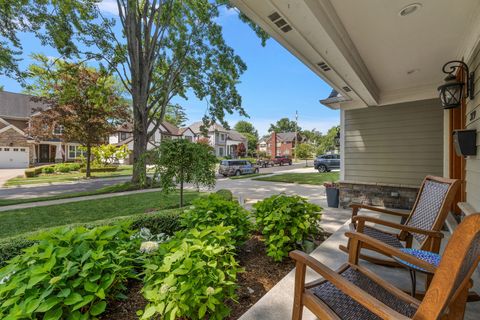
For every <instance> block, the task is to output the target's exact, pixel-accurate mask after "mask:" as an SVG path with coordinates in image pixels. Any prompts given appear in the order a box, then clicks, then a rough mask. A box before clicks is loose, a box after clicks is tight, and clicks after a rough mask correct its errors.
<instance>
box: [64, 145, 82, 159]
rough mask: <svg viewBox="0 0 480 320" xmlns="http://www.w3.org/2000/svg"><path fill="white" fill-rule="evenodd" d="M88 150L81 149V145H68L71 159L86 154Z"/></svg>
mask: <svg viewBox="0 0 480 320" xmlns="http://www.w3.org/2000/svg"><path fill="white" fill-rule="evenodd" d="M85 154H86V152H85V151H83V150H81V147H80V146H72V145H70V146H68V157H69V158H70V159H76V158H80V157H81V156H82V155H83V156H85Z"/></svg>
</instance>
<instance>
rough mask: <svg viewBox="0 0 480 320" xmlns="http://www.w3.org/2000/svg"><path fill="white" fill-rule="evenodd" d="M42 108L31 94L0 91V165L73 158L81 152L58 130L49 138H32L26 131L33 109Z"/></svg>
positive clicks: (29, 164) (23, 165)
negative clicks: (65, 140) (64, 138)
mask: <svg viewBox="0 0 480 320" xmlns="http://www.w3.org/2000/svg"><path fill="white" fill-rule="evenodd" d="M43 108H45V105H43V104H42V103H40V102H35V101H33V100H32V96H30V95H26V94H21V93H13V92H6V91H1V92H0V168H26V167H29V166H31V165H35V164H38V163H51V162H64V161H75V160H76V159H78V158H79V157H80V155H81V154H82V152H81V151H80V149H79V147H80V144H78V143H74V142H64V141H62V139H61V130H59V131H58V132H54V135H55V136H56V137H55V138H53V139H47V140H42V141H35V140H33V139H31V138H29V137H28V136H27V134H26V129H27V128H28V123H29V120H30V118H31V117H32V115H33V114H34V112H35V111H37V110H39V109H43Z"/></svg>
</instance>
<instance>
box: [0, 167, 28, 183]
mask: <svg viewBox="0 0 480 320" xmlns="http://www.w3.org/2000/svg"><path fill="white" fill-rule="evenodd" d="M24 172H25V169H0V187H3V185H4V184H5V182H7V181H8V180H10V179H13V178H16V177H20V176H23V174H24Z"/></svg>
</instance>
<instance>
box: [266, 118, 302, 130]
mask: <svg viewBox="0 0 480 320" xmlns="http://www.w3.org/2000/svg"><path fill="white" fill-rule="evenodd" d="M295 130H296V131H298V132H300V131H301V128H300V127H298V126H297V123H296V122H295V121H293V120H290V119H288V118H282V119H280V120H278V121H277V122H276V123H274V124H273V123H272V124H271V125H270V128H269V129H268V132H277V133H278V132H295Z"/></svg>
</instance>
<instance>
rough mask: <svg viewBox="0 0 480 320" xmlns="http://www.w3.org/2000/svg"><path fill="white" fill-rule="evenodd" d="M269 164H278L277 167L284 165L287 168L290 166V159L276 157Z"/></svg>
mask: <svg viewBox="0 0 480 320" xmlns="http://www.w3.org/2000/svg"><path fill="white" fill-rule="evenodd" d="M271 162H272V164H273V165H276V164H278V165H279V166H283V165H284V164H288V165H289V166H291V165H292V159H290V158H288V157H285V156H276V157H275V158H273V159H272V160H271Z"/></svg>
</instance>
